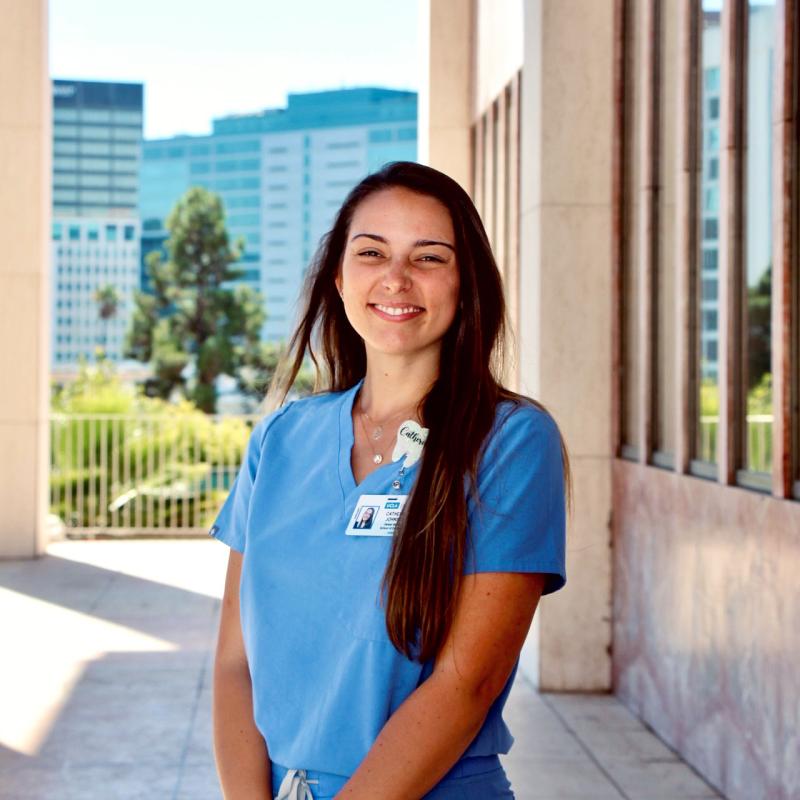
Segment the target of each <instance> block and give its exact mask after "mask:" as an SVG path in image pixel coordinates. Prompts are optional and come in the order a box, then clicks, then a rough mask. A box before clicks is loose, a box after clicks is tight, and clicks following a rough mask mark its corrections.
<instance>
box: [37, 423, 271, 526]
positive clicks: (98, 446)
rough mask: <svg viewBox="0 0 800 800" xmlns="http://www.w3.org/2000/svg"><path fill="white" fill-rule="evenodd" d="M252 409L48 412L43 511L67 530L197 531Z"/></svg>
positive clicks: (239, 448) (227, 474) (235, 458)
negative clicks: (224, 412)
mask: <svg viewBox="0 0 800 800" xmlns="http://www.w3.org/2000/svg"><path fill="white" fill-rule="evenodd" d="M258 419H260V417H259V416H258V415H248V416H231V415H204V414H199V413H194V414H175V415H167V414H162V415H136V416H124V415H116V414H68V415H65V414H53V415H52V416H51V421H50V433H51V440H50V441H51V446H50V510H51V513H53V514H56V515H57V516H58V517H59V518H60V519H61V520H62V521H63V523H64V525H65V526H66V531H67V533H68V534H69V533H76V534H98V533H124V534H133V533H140V534H148V533H166V534H170V535H173V534H176V533H178V534H180V533H190V534H196V533H203V532H206V531H207V530H208V527H209V526H210V525H211V523H212V522H213V519H214V516H215V515H216V512H217V511H218V510H219V508H220V506H221V505H222V502H224V500H225V497H226V496H227V494H228V491H229V490H230V487H231V485H232V483H233V480H234V478H235V477H236V472H237V471H238V469H239V465H240V463H241V460H242V457H243V454H244V450H245V447H246V445H247V440H248V438H249V435H250V431H251V429H252V426H253V425H254V424H255V423H256V422H257V421H258Z"/></svg>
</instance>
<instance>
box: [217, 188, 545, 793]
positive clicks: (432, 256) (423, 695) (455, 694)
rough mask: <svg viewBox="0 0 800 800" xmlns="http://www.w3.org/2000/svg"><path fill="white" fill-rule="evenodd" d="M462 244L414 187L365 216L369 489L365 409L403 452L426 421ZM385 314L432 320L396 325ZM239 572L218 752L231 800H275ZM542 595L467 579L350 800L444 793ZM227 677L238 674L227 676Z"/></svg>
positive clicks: (490, 576)
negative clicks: (255, 710)
mask: <svg viewBox="0 0 800 800" xmlns="http://www.w3.org/2000/svg"><path fill="white" fill-rule="evenodd" d="M431 242H436V243H437V244H431ZM454 244H455V237H454V233H453V225H452V220H451V219H450V215H449V213H448V211H447V209H446V208H445V207H444V206H443V205H442V204H441V203H439V201H437V200H435V199H433V198H430V197H427V196H425V195H420V194H416V193H414V192H410V191H408V190H406V189H401V188H392V189H387V190H383V191H380V192H376V193H375V194H373V195H370V196H369V197H368V198H366V199H365V200H364V201H363V202H362V203H361V204H360V205H359V206H358V208H357V209H356V211H355V213H354V215H353V219H352V222H351V225H350V229H349V231H348V236H347V245H346V247H345V251H344V253H343V254H342V260H341V265H340V270H339V274H338V275H337V278H336V286H337V289H338V290H339V292H340V294H341V295H342V302H343V303H344V309H345V313H346V315H347V318H348V320H349V321H350V323H351V324H352V326H353V328H354V329H355V330H356V331H357V332H358V334H359V335H360V336H361V337H362V338H363V340H364V346H365V349H366V355H367V371H366V375H365V378H364V383H363V386H362V389H361V391H360V393H359V398H358V403H357V404H356V405H354V412H353V431H354V445H353V451H352V453H351V466H352V469H353V475H354V477H355V479H356V482H357V483H360V482H361V481H362V480H363V479H364V477H366V475H368V474H369V473H370V472H371V471H372V470H374V469H377V466H378V465H376V464H375V463H374V462H373V455H374V450H373V447H374V446H375V443H374V442H373V443H370V441H369V440H368V438H367V433H366V431H365V430H364V426H363V425H362V424H361V421H360V419H359V414H358V412H359V410H361V409H363V410H364V411H366V413H367V414H368V415H369V416H370V417H371V418H372V419H373V420H375V421H377V422H380V421H383V420H388V419H389V418H392V417H395V420H394V421H393V422H392V423H391V424H390V425H387V426H385V427H384V434H383V437H382V438H381V441H382V442H384V444H383V445H382V446H381V449H383V451H384V454H386V452H389V453H390V452H391V449H392V447H393V444H394V439H395V436H396V433H397V428H398V427H399V425H400V422H402V421H403V420H404V419H408V418H409V417H414V414H413V413H411V412H410V411H408V410H409V409H412V408H413V407H414V406H415V405H416V404H417V403H418V402H419V400H420V398H422V397H423V396H424V395H425V393H426V392H427V391H428V389H429V388H430V387H431V385H432V384H433V382H434V381H435V380H436V376H437V374H438V370H439V357H440V352H441V340H442V337H443V336H444V334H445V333H446V331H447V330H448V328H449V327H450V325H451V324H452V322H453V320H454V318H455V316H456V313H457V310H458V303H459V295H458V292H459V271H458V263H457V258H456V254H455V251H454V249H453V246H454ZM376 304H380V305H386V306H391V307H395V308H401V307H407V306H415V307H417V308H420V309H422V311H421V312H420V313H414V314H409V315H407V317H402V318H398V317H390V316H388V315H384V314H382V313H380V312H379V310H378V309H377V308H376ZM405 412H408V413H405ZM240 569H241V556H240V554H238V553H236V552H235V551H231V554H230V561H229V567H228V581H227V582H226V589H225V597H224V598H223V610H222V620H221V627H220V642H221V643H222V645H221V649H220V648H218V653H217V667H216V669H215V721H214V725H215V749H216V752H217V763H218V767H220V766H221V767H222V768H220V775H221V777H222V783H223V789H224V792H225V798H226V800H238V798H242V800H244V798H260V797H268V796H269V795H268V793H267V792H268V790H267V788H266V787H269V785H270V774H269V761H268V760H266V759H265V755H264V754H265V752H266V747H265V746H264V743H263V739H262V738H261V736H260V735H259V734H258V731H257V730H256V729H255V725H254V723H253V722H252V705H251V703H250V701H249V694H247V692H249V691H250V682H249V673H247V679H246V682H245V677H244V676H245V673H246V659H245V657H244V648H243V646H242V644H241V628H240V623H239V616H238V613H239V611H238V590H239V571H240ZM543 585H544V576H543V575H540V574H530V573H509V572H496V573H493V572H485V573H478V574H475V575H467V576H465V577H464V580H463V583H462V588H461V590H460V593H459V595H458V598H457V600H456V614H455V619H454V622H453V625H452V626H451V629H450V632H449V634H448V636H447V638H446V640H445V641H444V643H443V644H442V646H441V648H440V650H439V652H438V654H437V656H436V659H435V666H434V671H433V673H432V675H431V676H430V677H429V678H428V679H427V680H426V681H424V682H423V683H422V684H421V685H420V686H419V687H418V688H417V689H416V690H415V691H414V692H412V693H411V695H409V696H408V697H407V698H406V700H405V701H404V702H403V704H402V705H401V706H400V707H399V708H398V709H397V710H396V711H395V713H394V714H393V715H392V716H391V717H390V719H389V720H388V721H387V722H386V724H385V725H384V727H383V729H382V730H381V732H380V734H379V735H378V737H377V738H376V740H375V742H374V743H373V745H372V747H371V749H370V750H369V752H368V753H367V756H366V757H365V758H364V760H363V761H362V763H361V764H360V766H359V767H358V769H357V770H356V771H355V773H353V775H352V776H351V777H350V779H349V780H348V781H347V783H346V784H345V786H344V787H343V788H342V790H341V791H340V792H339V793H338V794H337V795H336V797H337V798H339V799H340V800H344V798H347V800H374V798H375V797H380V798H382V800H395V799H396V800H412V798H420V797H422V796H423V795H424V794H426V793H427V792H428V791H429V790H430V789H431V788H433V786H435V785H436V784H437V783H438V782H439V780H440V779H441V778H442V776H444V775H445V773H447V772H448V770H449V769H450V768H451V767H452V766H453V764H455V762H456V761H458V759H459V757H460V756H461V755H462V753H463V752H464V751H465V750H466V748H467V747H468V745H469V743H470V742H471V741H472V739H473V738H474V737H475V735H476V734H477V732H478V731H479V730H480V727H481V725H482V724H483V721H484V719H485V718H486V714H487V712H488V710H489V708H490V706H491V704H492V703H493V702H494V700H495V699H496V697H497V696H498V695H499V694H500V692H501V691H502V689H503V687H504V686H505V683H506V681H507V680H508V677H509V675H510V674H511V670H512V669H513V666H514V663H515V662H516V660H517V657H518V656H519V652H520V650H521V648H522V645H523V643H524V641H525V637H526V635H527V632H528V629H529V628H530V624H531V621H532V619H533V615H534V612H535V610H536V606H537V604H538V601H539V597H540V596H541V592H542V588H543ZM234 597H235V598H236V600H235V601H234V599H233V598H234ZM223 632H225V639H224V641H223V638H222V636H223ZM226 665H227V666H226ZM217 670H225V671H224V674H222V675H221V677H220V679H217V677H216V671H217ZM231 670H232V671H231ZM234 675H235V676H237V677H235V678H234V677H233V676H234ZM229 682H232V683H233V684H235V686H236V687H238V688H235V689H234V688H231V686H230V685H229ZM217 695H219V699H217ZM223 708H224V709H225V714H224V715H223V714H222V713H221V709H223ZM217 709H219V711H220V713H217ZM234 753H236V757H235V758H234V756H233V754H234ZM229 754H230V755H229ZM267 759H268V756H267ZM265 761H266V767H264V762H265ZM298 766H302V765H298ZM223 770H224V772H223ZM264 770H266V774H264ZM226 776H227V782H226Z"/></svg>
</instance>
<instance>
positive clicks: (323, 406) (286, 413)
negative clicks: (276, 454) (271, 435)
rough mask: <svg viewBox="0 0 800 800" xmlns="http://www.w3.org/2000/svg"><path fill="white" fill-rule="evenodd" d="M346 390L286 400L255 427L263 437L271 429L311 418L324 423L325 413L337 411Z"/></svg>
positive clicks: (300, 422) (291, 425) (289, 425)
mask: <svg viewBox="0 0 800 800" xmlns="http://www.w3.org/2000/svg"><path fill="white" fill-rule="evenodd" d="M347 391H349V390H344V391H340V392H317V393H315V394H309V395H304V396H302V397H296V398H293V399H291V400H288V401H286V402H284V403H283V405H282V406H280V408H277V409H275V410H274V411H272V412H270V413H269V414H267V415H266V416H264V417H263V418H262V419H261V420H260V422H259V423H258V425H257V426H256V428H260V433H261V438H262V439H263V437H264V436H266V435H267V433H268V432H269V431H271V430H283V429H285V428H287V427H289V428H291V427H295V426H297V425H302V424H303V423H305V422H307V421H308V420H312V419H313V420H314V421H315V422H318V423H324V421H325V415H326V414H328V413H334V414H336V413H338V410H339V407H340V402H341V400H342V395H344V394H345V393H346V392H347Z"/></svg>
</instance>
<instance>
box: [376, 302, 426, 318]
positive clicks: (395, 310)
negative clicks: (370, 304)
mask: <svg viewBox="0 0 800 800" xmlns="http://www.w3.org/2000/svg"><path fill="white" fill-rule="evenodd" d="M375 308H378V309H380V310H381V311H383V313H384V314H390V315H391V316H393V317H399V316H400V315H401V314H412V313H413V312H415V311H421V310H422V309H421V308H419V307H418V306H405V307H404V308H390V307H389V306H382V305H381V304H380V303H375Z"/></svg>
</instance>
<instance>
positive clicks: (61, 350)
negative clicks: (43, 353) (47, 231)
mask: <svg viewBox="0 0 800 800" xmlns="http://www.w3.org/2000/svg"><path fill="white" fill-rule="evenodd" d="M142 98H143V87H142V84H140V83H100V82H88V81H69V80H54V81H53V231H52V264H53V292H52V302H53V308H52V320H53V325H52V337H53V341H52V358H53V367H54V369H55V370H56V371H58V370H59V369H60V368H65V367H70V366H72V365H74V364H75V363H76V362H77V360H78V358H79V357H80V356H85V357H87V358H88V359H92V358H94V355H95V351H96V348H97V347H102V348H103V349H104V350H105V351H106V354H107V355H108V357H109V358H111V359H114V360H119V359H120V358H121V356H122V345H123V337H124V334H125V330H126V328H127V325H128V321H129V318H130V313H131V309H132V306H133V292H134V289H136V288H138V285H139V264H140V254H139V253H140V225H139V213H138V206H139V191H138V185H139V162H140V157H141V143H142V119H143V107H142ZM108 285H111V286H113V287H114V288H115V289H116V291H117V296H118V298H119V301H118V305H117V308H116V312H115V313H114V314H113V315H111V316H109V317H108V318H107V319H103V317H102V316H101V307H100V303H99V302H98V300H97V299H96V293H97V291H98V290H100V289H102V288H103V287H105V286H108Z"/></svg>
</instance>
